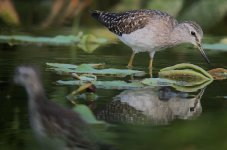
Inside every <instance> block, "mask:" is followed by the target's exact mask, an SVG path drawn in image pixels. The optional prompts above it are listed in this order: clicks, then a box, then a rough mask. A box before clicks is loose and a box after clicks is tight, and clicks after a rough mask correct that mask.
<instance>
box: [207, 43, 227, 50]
mask: <svg viewBox="0 0 227 150" xmlns="http://www.w3.org/2000/svg"><path fill="white" fill-rule="evenodd" d="M203 48H204V49H210V50H221V51H227V44H223V43H217V44H203Z"/></svg>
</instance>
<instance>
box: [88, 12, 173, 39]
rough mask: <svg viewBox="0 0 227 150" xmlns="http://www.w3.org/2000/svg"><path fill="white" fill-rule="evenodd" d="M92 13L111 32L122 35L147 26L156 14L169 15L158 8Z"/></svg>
mask: <svg viewBox="0 0 227 150" xmlns="http://www.w3.org/2000/svg"><path fill="white" fill-rule="evenodd" d="M91 15H92V16H93V17H94V18H96V19H97V20H98V21H99V22H100V23H102V24H103V25H105V26H106V27H107V28H108V29H109V30H110V31H111V32H113V33H115V34H117V35H119V36H121V35H122V34H130V33H131V32H133V31H136V30H137V29H141V28H143V27H145V26H146V25H147V24H148V22H149V20H150V18H152V17H153V16H154V15H159V16H169V15H168V14H167V13H164V12H161V11H157V10H132V11H127V12H123V13H109V12H102V11H97V10H94V11H92V12H91Z"/></svg>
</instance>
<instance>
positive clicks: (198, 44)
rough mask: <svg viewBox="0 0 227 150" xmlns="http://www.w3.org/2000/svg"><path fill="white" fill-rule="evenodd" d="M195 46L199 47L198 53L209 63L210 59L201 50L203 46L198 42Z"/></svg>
mask: <svg viewBox="0 0 227 150" xmlns="http://www.w3.org/2000/svg"><path fill="white" fill-rule="evenodd" d="M196 47H197V48H198V49H199V51H200V53H201V54H202V55H203V57H204V58H205V59H206V61H207V63H208V64H210V60H209V59H208V57H207V55H206V53H205V52H204V50H203V47H202V46H201V44H200V43H197V45H196Z"/></svg>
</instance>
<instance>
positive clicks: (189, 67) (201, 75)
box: [159, 63, 213, 86]
mask: <svg viewBox="0 0 227 150" xmlns="http://www.w3.org/2000/svg"><path fill="white" fill-rule="evenodd" d="M159 77H160V78H165V79H170V80H174V81H176V84H177V85H180V86H194V85H199V84H202V83H203V82H206V81H209V80H213V77H212V76H211V75H210V74H209V73H207V72H206V71H205V70H203V69H202V68H200V67H198V66H196V65H193V64H187V63H183V64H177V65H175V66H171V67H167V68H164V69H161V70H160V72H159Z"/></svg>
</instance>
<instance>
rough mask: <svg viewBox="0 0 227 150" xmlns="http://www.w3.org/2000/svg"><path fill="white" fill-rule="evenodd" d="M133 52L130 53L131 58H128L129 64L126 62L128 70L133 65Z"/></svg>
mask: <svg viewBox="0 0 227 150" xmlns="http://www.w3.org/2000/svg"><path fill="white" fill-rule="evenodd" d="M135 54H136V53H135V52H134V51H133V52H132V55H131V57H130V60H129V62H128V66H127V67H128V68H132V63H133V59H134V57H135Z"/></svg>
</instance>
